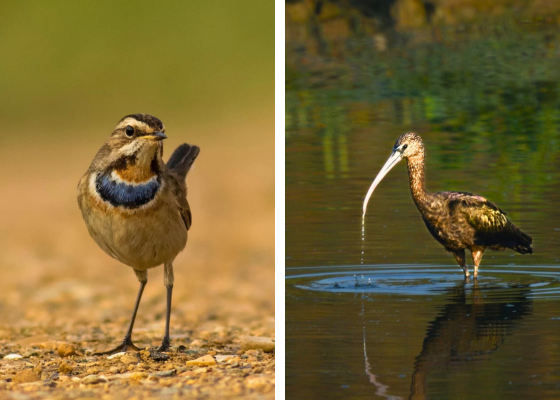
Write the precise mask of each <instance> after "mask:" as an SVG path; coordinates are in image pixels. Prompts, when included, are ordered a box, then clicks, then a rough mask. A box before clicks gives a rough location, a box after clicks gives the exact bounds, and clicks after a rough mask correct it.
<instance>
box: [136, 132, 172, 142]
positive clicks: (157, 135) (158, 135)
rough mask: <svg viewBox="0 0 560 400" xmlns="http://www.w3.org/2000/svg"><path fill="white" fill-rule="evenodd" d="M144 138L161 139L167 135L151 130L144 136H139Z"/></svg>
mask: <svg viewBox="0 0 560 400" xmlns="http://www.w3.org/2000/svg"><path fill="white" fill-rule="evenodd" d="M141 137H143V138H144V139H152V140H163V139H167V136H166V135H165V133H163V132H153V133H150V134H149V135H146V136H141Z"/></svg>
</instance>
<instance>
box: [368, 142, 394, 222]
mask: <svg viewBox="0 0 560 400" xmlns="http://www.w3.org/2000/svg"><path fill="white" fill-rule="evenodd" d="M402 158H403V155H402V152H401V151H399V150H394V151H393V153H392V154H391V156H390V157H389V159H388V160H387V162H386V163H385V165H384V166H383V168H381V171H379V173H378V174H377V176H376V177H375V179H374V180H373V183H372V184H371V186H370V187H369V190H368V192H367V194H366V198H365V199H364V205H363V208H362V211H363V213H362V216H364V215H366V209H367V205H368V201H369V198H370V197H371V195H372V194H373V191H374V190H375V188H376V187H377V185H379V182H381V180H382V179H383V178H384V177H385V175H387V173H388V172H389V171H390V170H391V169H392V168H393V167H394V166H395V165H397V164H398V162H399V161H400V160H402Z"/></svg>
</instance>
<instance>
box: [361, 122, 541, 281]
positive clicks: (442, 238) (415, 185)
mask: <svg viewBox="0 0 560 400" xmlns="http://www.w3.org/2000/svg"><path fill="white" fill-rule="evenodd" d="M425 158H426V151H425V149H424V143H423V141H422V138H421V137H420V136H419V135H417V134H416V133H412V132H409V133H405V134H403V135H401V136H400V137H399V138H398V139H397V141H396V142H395V145H394V146H393V152H392V153H391V155H390V156H389V159H388V160H387V161H386V163H385V165H383V167H382V168H381V170H380V171H379V173H378V174H377V176H376V177H375V179H374V181H373V183H372V184H371V186H370V188H369V190H368V192H367V194H366V197H365V199H364V203H363V206H362V219H363V218H364V217H365V214H366V209H367V205H368V202H369V199H370V197H371V195H372V194H373V191H374V190H375V188H376V187H377V185H378V184H379V182H381V180H382V179H383V177H385V175H387V173H388V172H389V171H390V170H391V169H392V168H393V167H394V166H395V165H397V163H398V162H399V161H401V160H402V159H406V162H407V166H408V177H409V180H410V191H411V192H412V198H413V200H414V203H415V204H416V207H417V208H418V210H419V211H420V214H421V215H422V219H423V220H424V223H425V224H426V227H427V228H428V231H429V232H430V233H431V234H432V236H433V237H434V238H435V239H436V240H437V241H438V242H439V243H440V244H442V245H443V247H444V248H445V250H447V251H449V252H451V253H452V254H453V256H454V257H455V260H457V263H458V264H459V266H460V267H461V268H462V269H463V273H464V278H465V279H466V280H468V278H469V270H468V268H467V264H466V256H465V250H467V249H468V250H469V251H470V252H471V255H472V259H473V263H474V271H473V278H474V279H477V278H478V267H479V265H480V262H481V260H482V255H483V253H484V251H485V250H486V249H487V248H489V249H491V250H505V249H512V250H515V251H516V252H518V253H521V254H526V253H529V254H531V253H533V249H532V248H531V244H532V242H533V239H532V238H531V236H529V235H527V234H525V233H523V232H522V231H521V230H520V229H519V228H518V227H517V226H515V225H514V224H513V223H512V222H511V221H510V220H509V218H508V217H507V216H506V213H505V212H504V211H502V210H501V209H500V208H499V207H498V206H497V205H496V204H494V203H492V202H491V201H489V200H487V199H485V198H484V197H482V196H478V195H476V194H473V193H468V192H437V193H429V192H427V191H426V187H425V175H424V161H425Z"/></svg>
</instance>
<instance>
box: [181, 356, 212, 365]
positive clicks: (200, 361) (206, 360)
mask: <svg viewBox="0 0 560 400" xmlns="http://www.w3.org/2000/svg"><path fill="white" fill-rule="evenodd" d="M187 365H188V366H197V367H205V366H208V365H216V360H214V357H212V356H211V355H205V356H202V357H200V358H197V359H196V360H191V361H187Z"/></svg>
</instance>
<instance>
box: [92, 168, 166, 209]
mask: <svg viewBox="0 0 560 400" xmlns="http://www.w3.org/2000/svg"><path fill="white" fill-rule="evenodd" d="M160 186H161V182H160V179H159V177H158V178H157V179H156V180H152V181H149V182H148V183H144V184H140V185H129V184H126V183H123V182H115V181H114V180H113V179H112V178H111V175H110V174H108V173H102V174H99V175H97V177H96V179H95V187H96V189H97V193H99V195H100V196H101V198H102V199H103V200H105V201H108V202H109V203H111V204H112V205H113V206H115V207H117V206H122V207H125V208H137V207H140V206H142V205H144V204H146V203H148V202H149V201H150V200H152V199H153V198H154V197H155V196H156V194H157V191H158V190H159V188H160Z"/></svg>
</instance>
